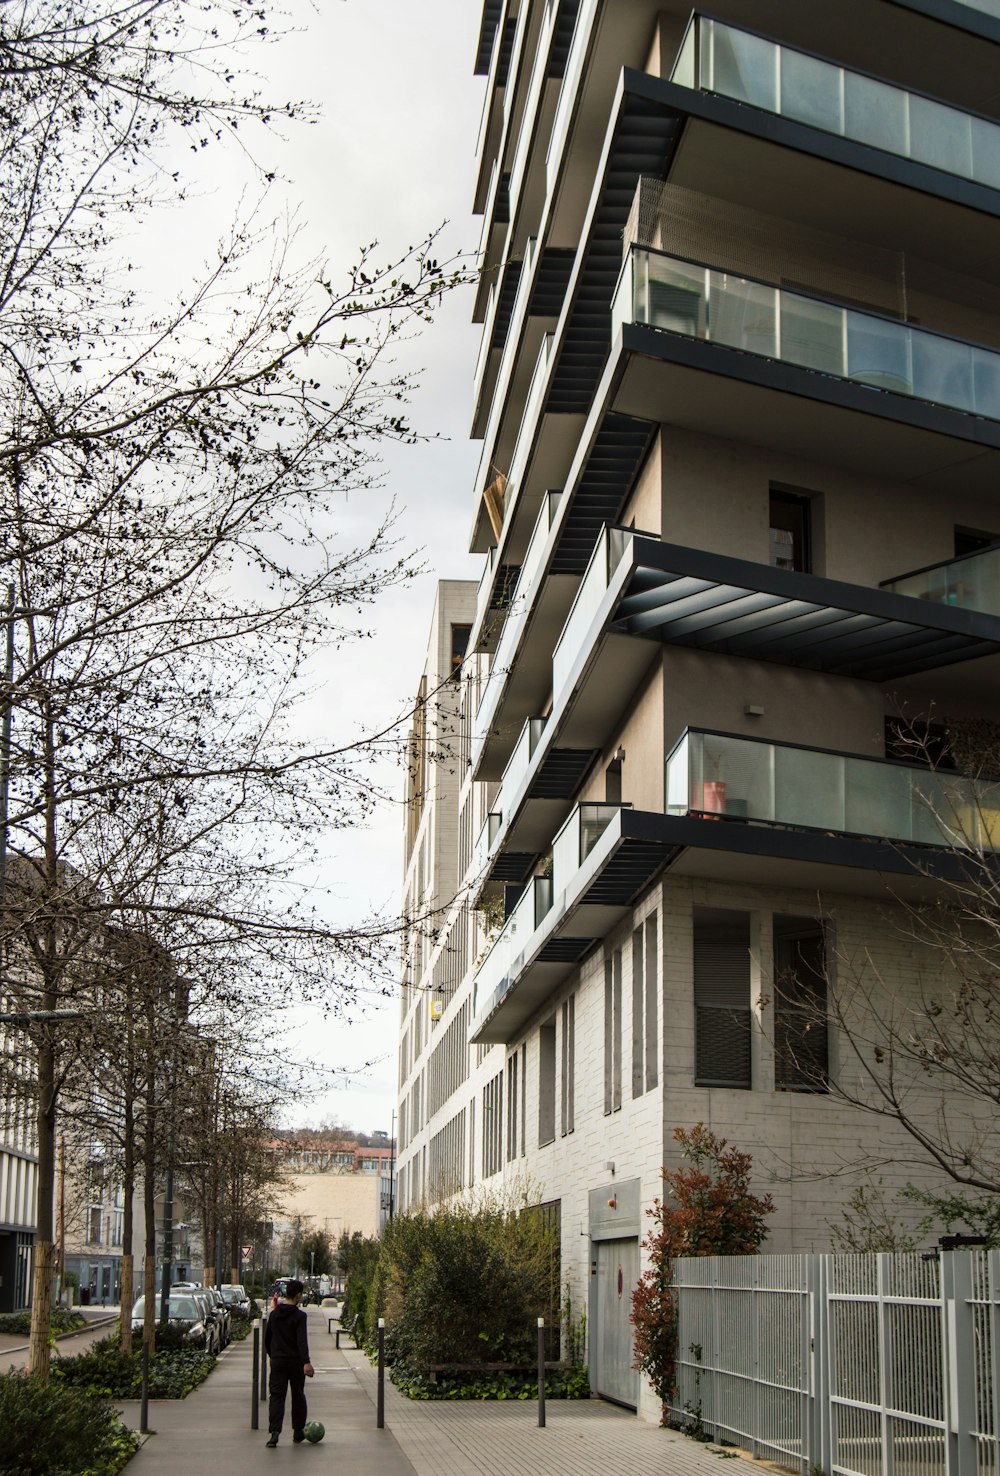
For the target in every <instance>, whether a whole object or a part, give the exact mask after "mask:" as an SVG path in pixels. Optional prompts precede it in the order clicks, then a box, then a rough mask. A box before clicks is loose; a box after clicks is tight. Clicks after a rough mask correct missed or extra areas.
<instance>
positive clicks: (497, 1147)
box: [483, 1071, 503, 1179]
mask: <svg viewBox="0 0 1000 1476" xmlns="http://www.w3.org/2000/svg"><path fill="white" fill-rule="evenodd" d="M502 1166H503V1072H502V1071H498V1072H497V1074H496V1076H494V1078H493V1080H492V1081H488V1082H487V1083H486V1085H485V1086H484V1087H483V1178H484V1179H485V1178H488V1177H489V1176H490V1174H496V1173H499V1171H500V1169H501V1168H502Z"/></svg>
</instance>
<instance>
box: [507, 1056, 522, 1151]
mask: <svg viewBox="0 0 1000 1476" xmlns="http://www.w3.org/2000/svg"><path fill="white" fill-rule="evenodd" d="M520 1064H521V1063H520V1059H519V1057H518V1055H517V1053H516V1052H515V1053H514V1055H513V1056H508V1058H507V1162H508V1163H510V1162H511V1160H512V1159H514V1158H516V1157H517V1119H518V1116H519V1113H520V1107H521V1101H520V1092H519V1091H518V1067H519V1066H520Z"/></svg>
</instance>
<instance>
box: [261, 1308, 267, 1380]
mask: <svg viewBox="0 0 1000 1476" xmlns="http://www.w3.org/2000/svg"><path fill="white" fill-rule="evenodd" d="M260 1397H261V1399H262V1400H263V1399H266V1398H267V1349H266V1348H265V1347H264V1318H263V1317H262V1318H261V1319H260Z"/></svg>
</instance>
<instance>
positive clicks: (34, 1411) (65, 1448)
mask: <svg viewBox="0 0 1000 1476" xmlns="http://www.w3.org/2000/svg"><path fill="white" fill-rule="evenodd" d="M0 1430H2V1431H3V1438H2V1440H0V1476H84V1473H86V1476H114V1473H115V1472H117V1471H120V1470H121V1468H122V1466H123V1465H124V1464H125V1462H126V1461H127V1460H128V1459H129V1457H130V1456H132V1455H133V1454H134V1453H135V1451H136V1450H137V1449H138V1445H139V1442H138V1439H137V1438H136V1436H134V1435H133V1434H132V1432H131V1431H130V1430H126V1429H125V1428H124V1426H122V1425H120V1424H119V1422H118V1419H117V1416H116V1414H115V1411H114V1410H113V1409H112V1407H111V1405H110V1404H108V1403H107V1402H106V1401H105V1400H103V1399H101V1398H95V1397H94V1396H93V1395H91V1394H88V1393H87V1392H86V1390H84V1389H76V1388H68V1387H67V1386H66V1385H65V1384H63V1383H62V1382H60V1381H59V1380H54V1381H52V1382H51V1383H48V1384H43V1383H42V1382H41V1381H40V1380H38V1379H31V1378H28V1377H26V1376H25V1375H24V1374H21V1373H15V1372H11V1373H7V1374H2V1375H0Z"/></svg>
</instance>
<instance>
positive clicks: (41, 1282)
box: [28, 995, 56, 1383]
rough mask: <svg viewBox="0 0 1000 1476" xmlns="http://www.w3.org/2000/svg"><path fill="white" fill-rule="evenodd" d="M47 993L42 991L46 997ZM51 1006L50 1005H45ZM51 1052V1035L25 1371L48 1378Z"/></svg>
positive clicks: (43, 1085)
mask: <svg viewBox="0 0 1000 1476" xmlns="http://www.w3.org/2000/svg"><path fill="white" fill-rule="evenodd" d="M47 999H48V996H47V995H46V1000H47ZM47 1007H48V1008H51V1005H48V1006H47ZM55 1090H56V1089H55V1052H54V1051H53V1048H52V1042H51V1039H48V1040H46V1041H45V1043H44V1044H43V1045H42V1046H41V1048H40V1049H39V1052H38V1196H37V1201H36V1208H35V1215H36V1225H37V1230H36V1235H35V1285H34V1289H33V1292H32V1297H31V1335H30V1339H29V1344H28V1372H29V1373H30V1374H32V1375H33V1376H34V1377H35V1378H39V1379H41V1380H42V1381H43V1382H45V1383H47V1382H48V1377H49V1354H50V1348H49V1335H50V1333H51V1331H52V1279H53V1276H54V1275H55V1244H54V1239H55V1237H54V1235H53V1223H52V1221H53V1204H54V1195H55V1185H56V1133H55V1119H56V1113H55Z"/></svg>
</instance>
